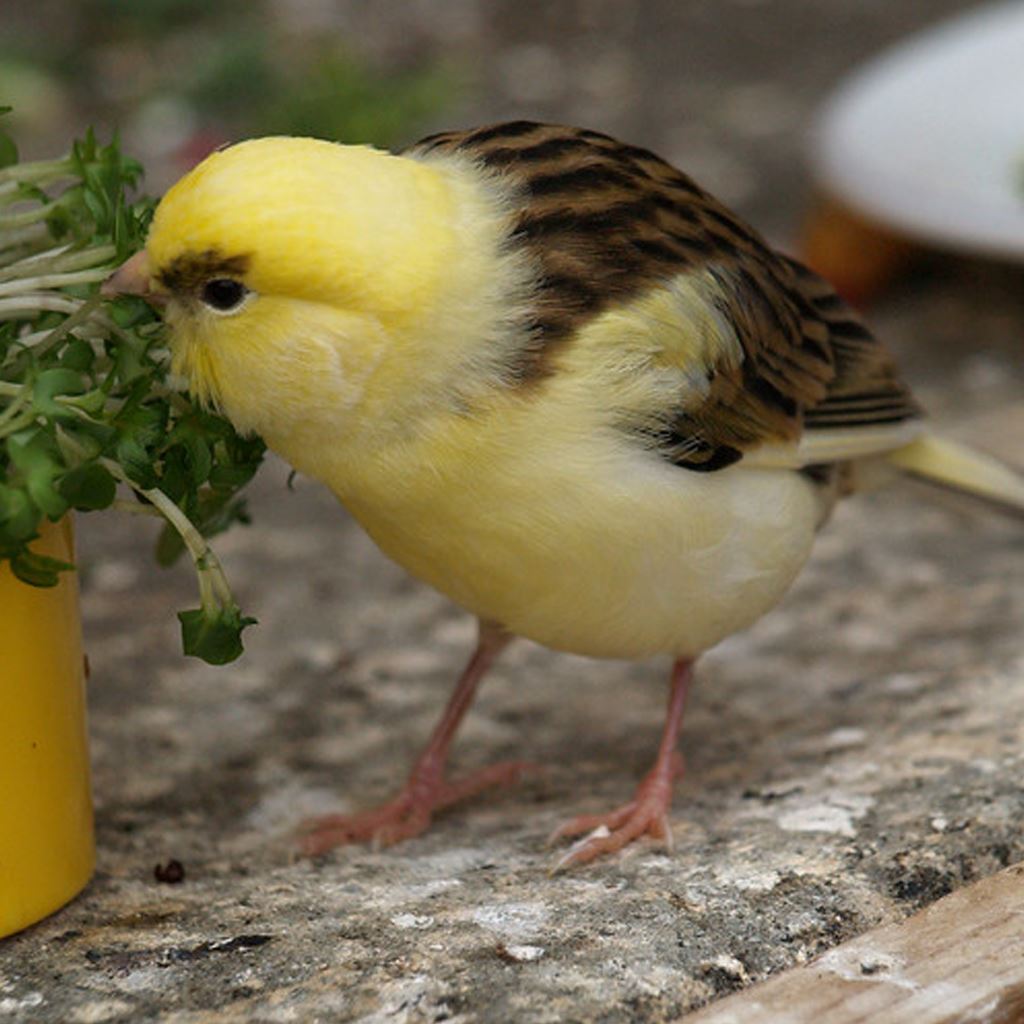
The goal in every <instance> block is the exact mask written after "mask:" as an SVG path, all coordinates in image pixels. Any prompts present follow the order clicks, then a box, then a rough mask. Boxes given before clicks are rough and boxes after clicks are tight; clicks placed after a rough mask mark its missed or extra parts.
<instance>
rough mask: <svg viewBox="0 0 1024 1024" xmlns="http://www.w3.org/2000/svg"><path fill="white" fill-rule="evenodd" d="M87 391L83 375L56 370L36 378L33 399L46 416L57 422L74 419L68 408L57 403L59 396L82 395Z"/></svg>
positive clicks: (48, 371) (43, 373)
mask: <svg viewBox="0 0 1024 1024" xmlns="http://www.w3.org/2000/svg"><path fill="white" fill-rule="evenodd" d="M83 391H85V382H84V381H83V380H82V375H81V373H76V372H75V371H74V370H66V369H62V368H59V367H58V368H55V369H53V370H44V371H43V372H42V373H41V374H39V376H38V377H36V381H35V384H34V385H33V387H32V398H33V400H34V401H35V405H36V408H37V409H38V410H39V411H40V412H41V413H42V414H43V415H44V416H50V417H52V418H53V419H55V420H61V419H68V418H73V417H74V413H72V412H69V411H68V408H67V406H64V405H61V404H60V403H58V402H55V401H54V399H55V398H56V397H57V396H58V395H80V394H81V393H82V392H83Z"/></svg>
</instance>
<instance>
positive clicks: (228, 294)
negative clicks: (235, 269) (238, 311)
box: [202, 277, 249, 313]
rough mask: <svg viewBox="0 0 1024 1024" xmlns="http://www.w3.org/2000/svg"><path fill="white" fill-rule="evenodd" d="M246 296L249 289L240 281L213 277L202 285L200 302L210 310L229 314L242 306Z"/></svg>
mask: <svg viewBox="0 0 1024 1024" xmlns="http://www.w3.org/2000/svg"><path fill="white" fill-rule="evenodd" d="M248 294H249V289H248V288H246V287H245V285H244V284H242V282H241V281H235V280H234V279H232V278H230V277H215V278H214V279H213V280H212V281H207V282H206V284H204V285H203V292H202V300H203V302H205V303H206V305H208V306H209V307H210V308H211V309H216V310H219V311H220V312H221V313H230V312H231V310H233V309H235V308H236V307H238V306H240V305H241V304H242V300H243V299H244V298H245V297H246V295H248Z"/></svg>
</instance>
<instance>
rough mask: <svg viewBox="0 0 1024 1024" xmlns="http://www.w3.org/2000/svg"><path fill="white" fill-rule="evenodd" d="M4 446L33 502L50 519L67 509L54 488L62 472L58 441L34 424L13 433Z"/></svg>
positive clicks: (65, 503)
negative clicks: (31, 426)
mask: <svg viewBox="0 0 1024 1024" xmlns="http://www.w3.org/2000/svg"><path fill="white" fill-rule="evenodd" d="M6 447H7V453H8V455H9V456H10V459H11V462H12V463H13V464H14V466H15V467H16V468H17V469H18V470H19V472H20V473H21V475H22V477H23V479H24V482H25V489H26V490H27V491H28V494H29V497H30V498H31V499H32V501H33V502H35V504H36V505H37V506H38V507H39V508H40V509H42V510H43V512H45V513H46V514H47V515H48V516H49V517H50V518H51V519H57V518H59V517H60V516H62V515H63V514H64V513H65V512H67V510H68V503H67V502H66V501H65V500H64V498H63V497H61V495H60V492H59V491H58V490H57V478H58V477H59V476H61V475H62V473H63V472H64V466H63V465H62V462H61V457H60V450H59V449H58V448H57V442H56V441H55V440H54V439H53V438H52V437H51V436H50V435H49V434H48V433H46V431H44V430H43V429H42V428H41V427H33V428H30V429H28V430H22V431H19V432H18V433H17V434H12V435H11V436H10V437H9V438H8V439H7V446H6Z"/></svg>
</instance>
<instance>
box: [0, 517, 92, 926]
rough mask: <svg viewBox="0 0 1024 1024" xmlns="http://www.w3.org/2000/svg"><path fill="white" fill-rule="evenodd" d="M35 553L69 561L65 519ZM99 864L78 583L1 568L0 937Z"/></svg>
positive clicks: (69, 576) (46, 533)
mask: <svg viewBox="0 0 1024 1024" xmlns="http://www.w3.org/2000/svg"><path fill="white" fill-rule="evenodd" d="M33 548H34V549H35V550H38V551H40V552H41V553H43V554H48V555H52V556H54V557H56V558H61V559H64V560H65V561H72V560H73V539H72V533H71V522H70V519H65V520H63V521H62V522H60V523H57V524H56V525H53V524H50V523H47V524H46V526H45V528H44V529H43V531H42V537H41V538H40V540H38V541H36V542H35V543H34V544H33ZM94 860H95V846H94V842H93V826H92V801H91V798H90V791H89V752H88V747H87V743H86V725H85V673H84V665H83V659H82V635H81V624H80V621H79V616H78V585H77V580H76V579H75V574H74V573H70V572H69V573H62V574H61V577H60V583H58V585H57V586H56V587H50V588H45V589H43V588H38V587H30V586H28V585H27V584H25V583H22V582H21V581H20V580H18V579H16V578H15V577H14V576H13V575H12V573H11V572H10V569H9V567H8V566H7V564H6V563H4V564H2V565H0V936H3V935H9V934H11V933H12V932H16V931H18V930H19V929H21V928H24V927H26V926H27V925H30V924H32V923H34V922H35V921H38V920H39V919H40V918H43V917H45V916H46V915H47V914H50V913H52V912H53V911H54V910H56V909H57V908H58V907H61V906H63V905H64V904H65V903H67V901H68V900H70V899H71V898H72V897H73V896H74V895H75V894H76V893H78V892H79V891H80V890H81V889H82V887H83V886H84V885H85V884H86V882H88V881H89V878H90V876H91V875H92V871H93V865H94Z"/></svg>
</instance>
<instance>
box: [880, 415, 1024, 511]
mask: <svg viewBox="0 0 1024 1024" xmlns="http://www.w3.org/2000/svg"><path fill="white" fill-rule="evenodd" d="M886 461H888V462H890V463H892V464H893V465H895V466H897V467H898V468H899V469H901V470H903V472H905V473H908V474H910V475H911V476H915V477H919V478H921V479H922V480H926V481H928V482H929V483H933V484H939V485H941V486H943V487H948V488H950V489H952V490H954V491H960V492H962V493H964V494H970V495H972V496H973V497H975V498H981V499H983V500H985V501H989V502H992V503H993V504H995V505H999V506H1001V507H1003V508H1004V509H1008V510H1009V511H1011V512H1015V513H1017V514H1018V515H1024V473H1022V472H1020V471H1019V470H1016V469H1013V468H1012V467H1010V466H1008V465H1007V464H1006V463H1005V462H1000V461H999V459H996V458H994V457H993V456H991V455H986V454H985V453H984V452H979V451H978V450H977V449H975V448H971V447H969V446H967V445H965V444H959V443H958V442H956V441H950V440H948V439H946V438H942V437H935V436H934V435H932V434H926V435H925V436H923V437H919V438H917V439H916V440H914V441H911V442H910V444H908V445H904V446H903V447H902V448H897V449H896V450H895V451H892V452H890V453H889V454H888V455H887V456H886Z"/></svg>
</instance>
